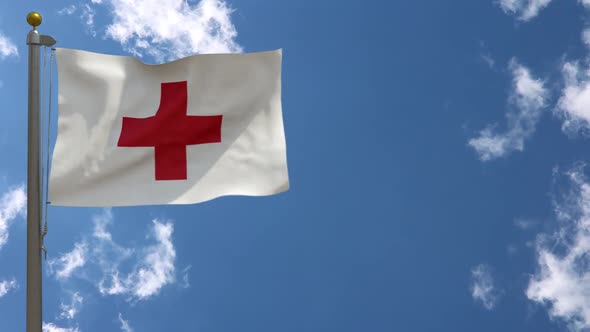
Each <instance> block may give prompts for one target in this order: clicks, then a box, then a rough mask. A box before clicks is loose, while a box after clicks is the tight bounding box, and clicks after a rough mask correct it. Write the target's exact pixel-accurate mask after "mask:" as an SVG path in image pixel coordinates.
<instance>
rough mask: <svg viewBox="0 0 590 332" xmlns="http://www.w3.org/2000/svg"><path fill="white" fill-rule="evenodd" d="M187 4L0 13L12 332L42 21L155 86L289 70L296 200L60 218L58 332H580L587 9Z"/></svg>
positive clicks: (2, 302) (0, 249) (54, 226)
mask: <svg viewBox="0 0 590 332" xmlns="http://www.w3.org/2000/svg"><path fill="white" fill-rule="evenodd" d="M179 3H181V2H180V1H177V0H158V1H156V0H144V1H141V2H139V1H132V0H101V1H99V0H92V1H70V0H67V1H64V0H54V1H50V2H48V1H27V2H24V1H18V2H17V1H12V2H8V1H4V2H0V81H1V82H2V83H1V84H0V98H1V99H2V101H3V102H2V103H1V105H2V107H1V110H0V114H1V116H2V118H3V120H2V121H0V154H1V155H2V156H3V157H2V158H1V159H0V160H2V162H1V163H0V197H1V199H0V325H1V326H2V331H22V330H23V329H24V325H25V311H24V309H25V302H24V301H25V238H26V237H25V236H26V233H25V232H26V227H25V220H24V217H23V213H24V207H25V204H26V203H25V201H24V199H25V195H24V190H25V188H24V187H23V185H24V183H26V166H25V165H26V126H27V124H26V119H27V115H26V111H27V108H26V102H27V96H26V91H27V89H26V87H27V81H26V77H27V76H26V75H27V74H26V73H27V49H26V45H25V37H26V34H27V32H28V30H29V27H28V25H27V24H26V22H25V16H26V14H27V12H29V11H31V10H37V11H39V12H41V13H42V15H43V17H44V22H43V24H42V25H41V27H40V31H41V32H42V33H44V34H50V35H52V36H53V37H54V38H55V39H57V40H58V44H57V46H59V47H66V48H76V49H83V50H88V51H95V52H101V53H109V54H128V55H134V56H137V57H141V59H142V61H145V62H148V63H159V62H163V61H167V60H169V59H174V58H178V57H181V56H185V55H188V54H192V53H210V52H238V51H243V52H255V51H263V50H271V49H277V48H282V49H283V116H284V120H285V131H286V138H287V150H288V161H289V173H290V180H291V189H290V191H289V192H287V193H284V194H281V195H277V196H272V197H265V198H252V197H224V198H220V199H217V200H214V201H211V202H207V203H203V204H198V205H188V206H145V207H129V208H113V209H107V210H104V209H90V208H63V207H50V208H49V223H50V224H49V235H48V237H47V241H46V245H47V247H48V249H49V256H48V260H47V262H45V263H44V294H43V296H44V322H45V330H46V331H47V332H81V331H84V332H91V331H119V330H120V331H124V332H128V331H135V332H138V331H141V332H150V331H215V332H217V331H220V332H224V331H232V332H233V331H256V332H260V331H273V332H274V331H298V332H299V331H343V332H347V331H584V330H590V288H589V286H588V284H589V283H588V281H589V280H590V268H589V266H590V261H589V260H588V257H590V180H589V179H588V178H587V174H589V173H588V166H586V163H587V162H588V152H587V151H588V150H587V147H588V144H589V143H590V142H589V140H588V134H589V133H590V131H589V129H590V74H588V73H589V72H590V61H589V60H590V57H589V55H590V32H588V33H586V31H590V30H586V29H587V28H589V27H590V26H589V25H588V22H590V1H587V0H583V1H577V0H561V1H557V0H555V1H552V0H499V1H496V0H480V1H473V0H453V1H435V0H432V1H317V0H316V1H262V0H253V1H242V0H233V1H227V2H225V1H219V0H203V1H189V2H188V3H187V4H186V5H184V6H181V5H179ZM199 6H201V7H199ZM199 8H200V9H199ZM229 8H231V10H230V9H229ZM202 9H204V10H202ZM174 19H178V22H183V24H175V23H174ZM211 26H213V27H214V28H213V29H206V27H211ZM55 83H56V84H57V80H56V81H55ZM53 100H54V105H56V101H57V98H56V97H55V96H54V99H53ZM53 120H54V121H53V126H55V123H56V122H55V117H54V118H53ZM52 142H53V140H52ZM140 276H144V277H140ZM117 281H119V283H117Z"/></svg>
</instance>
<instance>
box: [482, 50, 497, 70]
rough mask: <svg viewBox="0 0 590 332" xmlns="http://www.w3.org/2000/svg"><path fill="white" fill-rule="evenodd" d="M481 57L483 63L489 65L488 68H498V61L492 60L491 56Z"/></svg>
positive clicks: (484, 55)
mask: <svg viewBox="0 0 590 332" xmlns="http://www.w3.org/2000/svg"><path fill="white" fill-rule="evenodd" d="M479 57H480V58H481V61H483V62H484V63H485V64H486V65H488V67H489V68H490V69H494V67H495V66H496V60H494V58H492V56H491V55H489V54H480V56H479Z"/></svg>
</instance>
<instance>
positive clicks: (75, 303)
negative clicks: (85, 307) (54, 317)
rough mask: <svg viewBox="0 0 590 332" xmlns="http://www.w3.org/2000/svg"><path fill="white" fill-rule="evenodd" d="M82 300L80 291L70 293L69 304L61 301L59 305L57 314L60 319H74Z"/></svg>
mask: <svg viewBox="0 0 590 332" xmlns="http://www.w3.org/2000/svg"><path fill="white" fill-rule="evenodd" d="M83 302H84V298H83V297H82V295H80V293H78V292H76V293H74V294H72V300H71V302H70V304H64V303H62V304H61V305H60V309H61V314H60V315H59V317H60V318H62V319H74V318H75V317H76V315H77V314H78V312H80V309H81V308H82V303H83Z"/></svg>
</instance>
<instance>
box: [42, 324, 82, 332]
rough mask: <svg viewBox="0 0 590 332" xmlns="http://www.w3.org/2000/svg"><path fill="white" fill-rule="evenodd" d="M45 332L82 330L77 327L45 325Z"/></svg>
mask: <svg viewBox="0 0 590 332" xmlns="http://www.w3.org/2000/svg"><path fill="white" fill-rule="evenodd" d="M43 332H80V329H78V328H77V327H74V328H65V327H59V326H57V325H55V324H53V323H43Z"/></svg>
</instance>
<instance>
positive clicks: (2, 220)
mask: <svg viewBox="0 0 590 332" xmlns="http://www.w3.org/2000/svg"><path fill="white" fill-rule="evenodd" d="M26 207H27V194H26V192H25V188H24V186H22V185H21V186H19V187H16V188H13V189H10V190H9V191H8V192H6V193H4V195H3V196H2V198H0V249H2V247H3V246H4V245H5V244H6V242H8V228H9V227H10V224H11V223H12V221H13V220H14V219H16V217H18V216H24V215H25V213H26Z"/></svg>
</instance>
